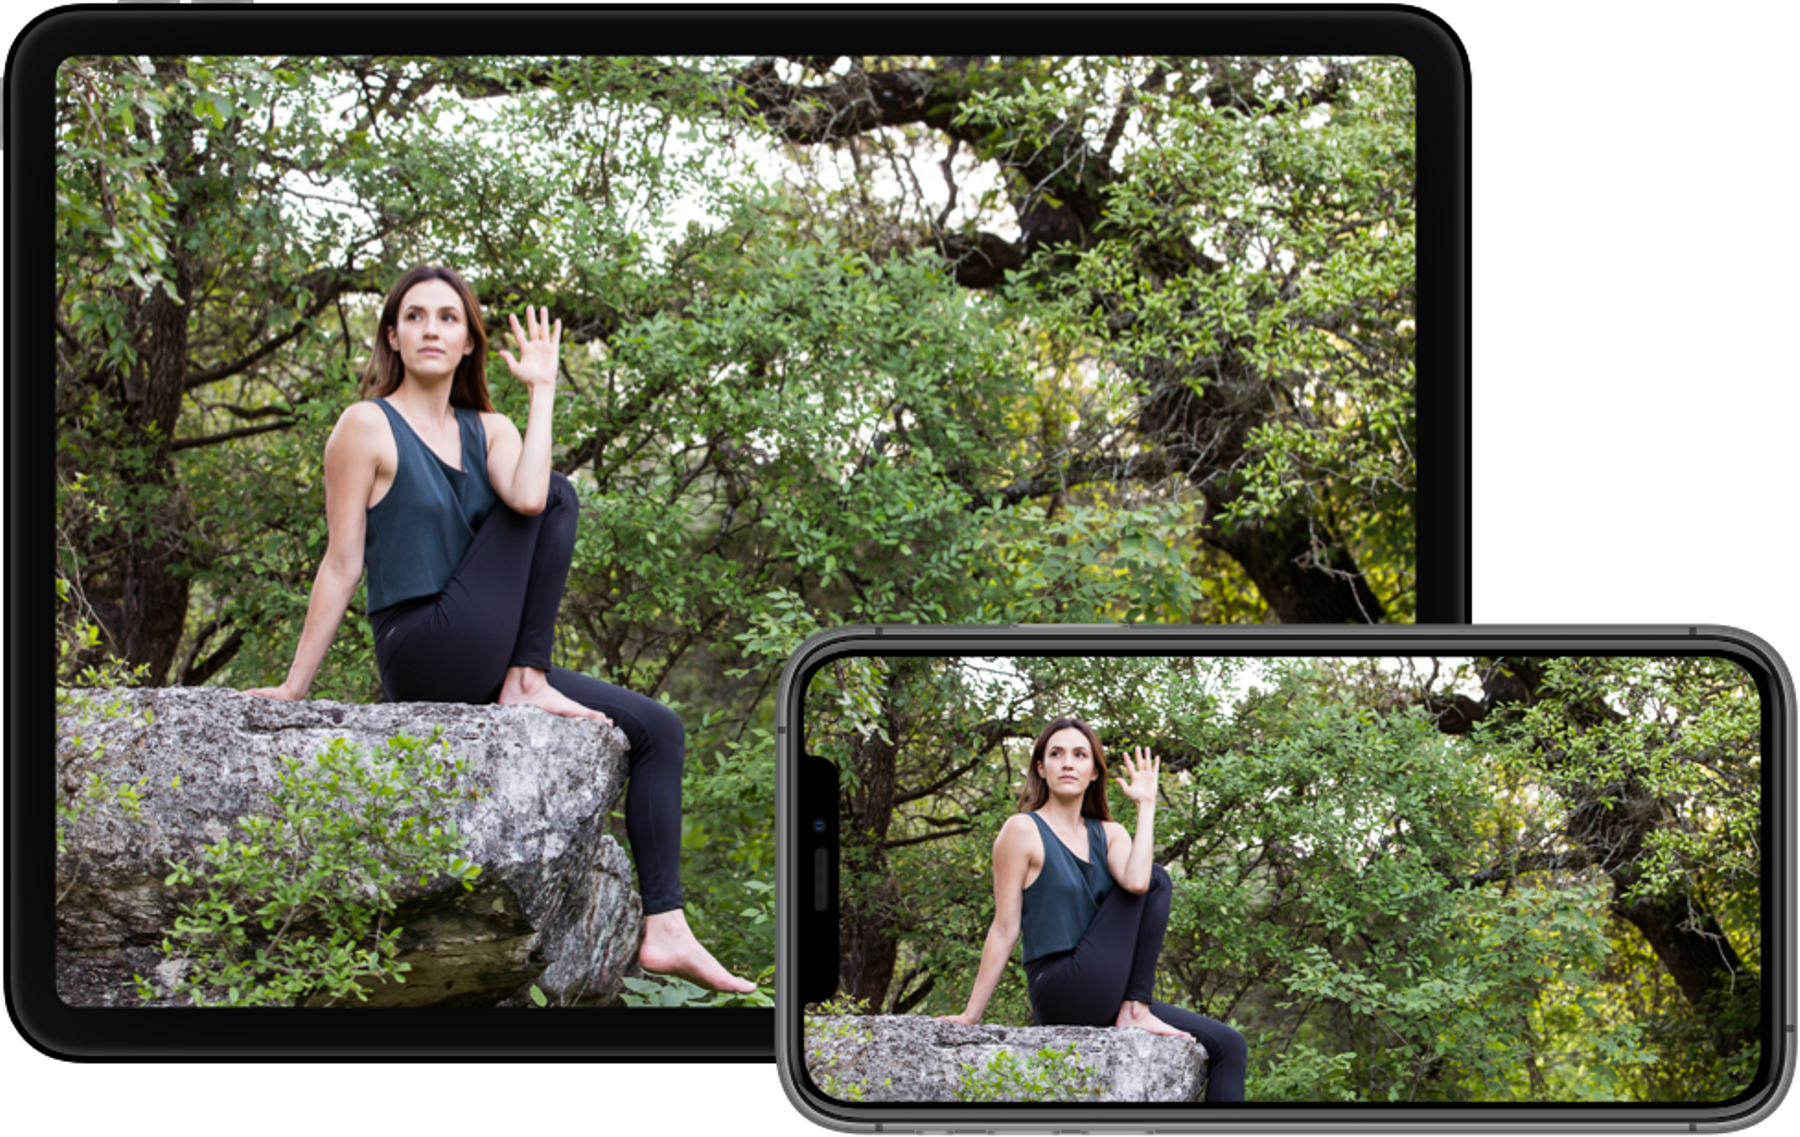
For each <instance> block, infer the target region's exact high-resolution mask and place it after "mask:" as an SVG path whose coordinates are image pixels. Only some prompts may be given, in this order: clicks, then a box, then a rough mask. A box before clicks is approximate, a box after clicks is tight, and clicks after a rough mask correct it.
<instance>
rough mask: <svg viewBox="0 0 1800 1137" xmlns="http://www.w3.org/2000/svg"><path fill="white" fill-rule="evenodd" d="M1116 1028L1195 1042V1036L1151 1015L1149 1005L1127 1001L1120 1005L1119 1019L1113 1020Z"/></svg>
mask: <svg viewBox="0 0 1800 1137" xmlns="http://www.w3.org/2000/svg"><path fill="white" fill-rule="evenodd" d="M1113 1025H1114V1026H1128V1027H1136V1028H1137V1029H1138V1030H1147V1031H1149V1032H1150V1033H1151V1034H1163V1035H1167V1036H1169V1037H1170V1038H1185V1039H1187V1040H1188V1041H1189V1042H1193V1041H1194V1036H1193V1035H1191V1034H1189V1033H1188V1032H1187V1031H1185V1030H1177V1029H1176V1028H1174V1027H1172V1026H1170V1025H1169V1024H1168V1023H1166V1022H1164V1021H1162V1020H1161V1019H1159V1018H1157V1017H1156V1016H1155V1015H1153V1014H1151V1013H1150V1004H1149V1003H1139V1002H1135V1001H1132V1000H1127V1001H1125V1002H1123V1003H1120V1004H1119V1017H1118V1018H1116V1019H1114V1020H1113Z"/></svg>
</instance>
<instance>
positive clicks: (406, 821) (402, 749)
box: [137, 731, 481, 1006]
mask: <svg viewBox="0 0 1800 1137" xmlns="http://www.w3.org/2000/svg"><path fill="white" fill-rule="evenodd" d="M440 737H441V731H439V732H433V734H432V736H431V738H429V739H426V740H424V741H420V740H418V739H414V738H409V737H406V736H404V735H402V736H398V737H395V738H392V739H390V740H388V742H387V743H386V744H385V745H384V746H383V747H381V748H379V749H378V750H376V751H375V752H373V753H371V754H369V755H368V756H367V757H366V758H364V756H363V755H362V754H360V753H359V752H358V750H357V748H356V747H354V746H353V745H351V744H350V743H349V742H348V741H347V740H345V739H334V740H333V741H332V742H331V744H330V745H329V746H327V747H326V748H325V750H324V751H323V752H322V753H320V754H319V756H318V760H317V761H316V763H314V764H313V765H311V766H310V767H309V766H308V765H307V764H305V763H303V762H301V761H300V760H298V759H294V758H285V757H284V758H283V759H282V760H281V761H282V764H283V765H284V766H285V767H286V770H285V772H283V773H282V774H281V776H280V781H279V786H278V788H277V789H276V790H275V791H274V792H272V793H271V794H270V801H269V804H270V809H269V812H268V813H267V814H264V815H253V816H247V817H240V818H238V819H237V828H238V830H239V831H240V832H239V834H238V835H236V836H234V837H228V838H226V839H225V840H223V841H219V842H218V843H216V844H213V845H209V846H207V847H206V848H205V849H203V850H201V854H200V857H201V861H202V862H203V863H202V865H201V867H199V868H194V867H190V866H189V865H188V864H186V863H185V862H175V861H172V862H170V865H171V867H172V868H173V870H174V871H173V872H171V873H170V874H169V876H168V879H167V880H166V881H165V882H164V883H166V884H168V885H170V886H171V887H173V886H177V885H191V886H194V887H195V888H196V889H198V890H199V894H198V895H197V896H195V898H194V899H192V900H191V901H189V902H187V903H186V904H184V905H182V907H181V910H180V911H181V914H180V915H179V916H178V917H177V918H176V921H175V927H174V929H173V930H172V931H171V933H170V934H169V935H168V936H167V937H166V938H165V939H164V940H163V944H162V949H163V952H164V954H165V955H167V956H168V957H169V958H170V959H171V960H179V961H183V962H185V964H186V966H185V968H184V969H182V970H181V973H180V978H179V980H177V981H176V983H175V986H174V988H173V989H172V990H170V991H167V992H159V991H158V990H157V989H156V988H155V987H153V986H152V985H151V984H150V983H149V982H148V981H146V980H144V979H143V978H142V977H139V978H138V981H137V983H138V993H139V995H140V996H141V997H143V998H144V999H146V1000H149V999H153V998H156V997H158V996H159V995H163V994H167V995H176V996H184V997H186V998H188V999H190V1000H191V1001H192V1002H193V1003H194V1004H195V1005H196V1006H266V1005H293V1004H297V1003H301V1002H305V1001H308V1000H315V999H316V1000H320V1001H322V1002H323V1004H324V1005H327V1006H330V1005H334V1004H336V1003H338V1002H339V1001H340V1000H343V999H345V998H346V997H353V998H355V999H357V1000H359V1001H363V1000H366V999H367V998H368V996H367V994H366V993H365V991H364V986H365V985H366V984H368V983H371V982H375V983H379V982H390V981H391V982H395V983H404V982H405V981H406V977H405V973H406V971H407V970H408V969H409V965H408V964H406V963H403V962H401V961H400V960H399V959H397V958H395V953H396V951H397V942H398V940H399V935H400V931H401V929H400V928H398V927H396V926H392V925H391V924H390V923H389V918H390V917H391V916H392V914H393V911H394V907H395V901H394V896H393V893H394V890H395V889H396V888H397V887H399V886H400V885H401V884H402V882H404V881H407V880H412V879H417V880H418V881H419V883H420V884H425V883H427V882H429V881H430V880H432V879H433V878H438V877H450V878H451V879H453V880H457V881H460V882H461V883H462V886H463V887H464V888H465V889H472V888H474V883H473V882H474V880H475V877H476V876H477V875H479V874H480V872H481V869H480V867H479V866H477V865H474V864H471V863H469V862H468V861H467V860H465V859H464V858H463V857H462V856H461V855H460V853H461V848H462V841H461V838H460V837H459V836H458V835H457V832H456V825H455V823H454V822H452V821H451V820H450V817H449V813H450V807H451V805H452V804H453V803H454V802H455V800H456V799H457V797H458V796H461V795H472V794H473V793H474V792H475V791H474V790H472V789H463V788H460V785H459V783H460V782H461V780H462V775H463V774H464V772H465V770H464V763H463V762H462V760H460V759H452V758H451V757H450V756H449V754H448V747H446V746H443V745H441V744H440Z"/></svg>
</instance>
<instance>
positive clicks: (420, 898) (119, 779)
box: [56, 687, 643, 1006]
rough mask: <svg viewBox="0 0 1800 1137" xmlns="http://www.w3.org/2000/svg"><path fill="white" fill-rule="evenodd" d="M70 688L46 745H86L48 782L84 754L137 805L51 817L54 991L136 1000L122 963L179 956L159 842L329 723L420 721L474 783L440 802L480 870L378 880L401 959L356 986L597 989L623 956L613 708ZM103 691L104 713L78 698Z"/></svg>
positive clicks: (237, 811)
mask: <svg viewBox="0 0 1800 1137" xmlns="http://www.w3.org/2000/svg"><path fill="white" fill-rule="evenodd" d="M74 694H75V695H76V696H77V698H78V699H80V700H82V701H84V702H86V703H87V705H88V708H89V709H88V711H87V712H86V713H84V714H82V715H80V716H77V715H75V714H71V713H65V711H64V710H62V709H59V713H58V718H57V751H58V755H59V759H62V760H66V759H67V757H68V756H69V755H70V754H73V753H80V754H92V753H93V751H94V749H95V747H96V744H103V745H104V752H103V753H101V755H100V756H99V757H98V758H97V759H84V761H83V762H82V763H81V764H80V766H79V768H78V769H77V770H76V771H75V772H74V773H73V774H68V773H65V785H67V784H68V782H69V778H70V777H74V776H82V777H84V776H85V770H86V769H88V768H92V769H94V770H96V771H97V772H98V773H100V775H101V776H102V778H103V779H105V780H106V781H109V782H113V783H115V784H126V785H133V784H137V783H138V782H139V781H140V779H141V780H142V785H143V788H142V790H141V791H140V793H141V795H142V799H143V801H142V814H141V816H140V817H139V818H137V819H130V818H127V817H125V816H123V815H122V814H121V812H120V811H118V810H97V811H93V812H92V813H90V814H89V815H87V816H85V817H83V818H81V819H79V820H77V821H76V822H74V823H73V824H71V825H69V826H68V827H67V830H66V834H67V839H66V842H65V849H64V851H63V852H62V853H61V854H60V855H59V856H58V858H57V866H56V872H57V893H58V897H59V899H58V902H57V953H56V954H57V993H58V995H59V996H60V997H61V998H62V1000H63V1001H64V1002H65V1003H68V1004H70V1005H73V1006H133V1005H136V1004H137V1003H138V998H137V995H136V993H135V990H134V987H133V984H132V975H133V974H134V973H135V974H141V975H144V976H146V977H153V976H157V977H160V978H161V980H162V981H163V983H164V985H165V986H166V985H167V983H168V981H169V980H170V979H172V978H173V969H175V968H178V967H179V966H181V965H180V964H174V963H170V962H169V961H167V960H166V959H165V958H164V957H163V955H162V952H161V951H160V949H159V945H160V944H161V942H162V938H163V935H164V934H165V933H166V931H167V930H168V929H169V928H170V926H171V925H172V923H173V921H174V918H175V915H176V910H177V907H178V905H179V904H180V903H181V902H182V900H184V899H185V898H186V895H187V892H186V890H182V889H179V888H176V889H171V888H167V887H165V886H164V884H163V880H164V878H165V877H166V876H167V875H168V872H169V861H170V860H172V859H173V860H184V861H186V862H187V863H188V864H189V865H190V866H193V867H195V868H198V867H199V866H200V865H201V863H202V862H201V858H200V855H199V853H200V849H201V847H202V846H204V845H207V844H210V843H212V842H215V841H218V840H219V839H221V838H223V837H225V836H227V835H228V834H230V833H232V832H233V831H234V822H235V820H236V819H237V818H238V817H240V816H242V815H245V814H250V813H257V812H263V811H265V810H266V809H267V807H268V803H269V793H270V790H271V789H272V788H274V787H275V785H276V777H277V775H278V774H279V773H280V772H281V769H282V767H281V764H280V758H281V757H283V756H287V757H293V758H300V759H302V760H311V759H312V758H313V757H314V756H315V755H317V754H318V753H319V751H321V750H322V749H324V747H325V746H326V745H327V744H328V743H329V742H330V741H331V740H332V739H334V738H338V737H344V738H348V739H349V740H351V741H352V742H353V743H356V744H357V745H358V746H359V747H362V748H363V749H365V750H367V749H369V748H372V747H374V746H376V745H379V744H380V743H382V742H385V741H386V740H387V739H389V738H391V737H393V736H395V735H398V734H408V735H412V736H414V737H417V738H421V739H423V738H427V737H429V736H430V735H431V732H432V731H433V729H434V728H436V727H439V726H441V727H442V728H443V739H444V741H445V742H446V743H447V744H448V747H449V751H450V753H451V754H453V755H455V756H457V757H460V758H462V759H464V760H465V761H466V762H467V763H468V781H469V782H470V783H472V784H473V786H474V787H475V788H476V789H477V790H478V791H479V793H478V794H477V795H476V796H474V797H472V798H465V799H463V800H462V801H461V802H460V803H459V804H458V805H457V807H456V809H455V811H454V815H453V816H454V820H455V822H456V825H457V829H458V832H459V833H460V834H461V836H462V837H463V840H464V855H465V856H467V857H468V859H469V860H471V861H473V862H475V863H476V864H478V865H480V866H481V869H482V872H481V875H480V877H479V878H477V880H476V887H475V890H474V891H473V892H468V891H465V890H464V889H463V887H462V886H461V885H460V884H457V883H455V882H451V881H447V880H443V881H434V882H431V883H430V884H429V885H426V886H423V887H421V886H419V885H418V883H417V882H416V881H414V882H409V884H408V885H407V886H406V888H405V889H404V890H403V891H401V892H399V893H398V894H397V897H396V899H397V902H398V905H399V907H398V912H397V913H396V917H395V921H394V922H397V923H399V924H400V925H401V927H402V928H403V929H404V932H403V935H402V937H401V941H400V943H401V948H402V951H403V955H402V958H403V959H405V960H406V961H407V962H409V963H411V964H412V970H411V971H410V972H408V974H407V977H406V982H405V983H404V984H386V985H383V986H381V987H379V988H375V989H373V990H372V991H371V994H370V1000H369V1002H368V1003H367V1004H359V1005H371V1006H383V1005H386V1006H396V1005H405V1006H424V1005H432V1006H481V1005H495V1004H501V1005H505V1004H515V1005H516V1004H518V1003H520V1002H522V1001H524V999H525V997H526V995H527V993H528V991H529V988H530V986H531V985H532V984H534V983H535V984H536V985H537V987H538V988H539V989H540V990H541V991H542V992H543V993H544V994H545V995H546V996H547V997H548V998H549V1000H550V1002H551V1003H552V1004H553V1005H557V1004H560V1005H605V1004H610V1003H612V1002H614V1001H615V1000H616V999H617V997H618V994H619V992H620V991H621V989H622V987H623V984H622V983H621V980H622V979H623V978H624V977H625V976H627V975H636V974H638V972H637V948H638V944H639V942H640V940H641V939H642V934H643V916H642V908H641V905H640V903H639V898H638V894H637V889H636V886H635V883H634V876H633V873H632V869H631V863H630V860H629V858H627V856H626V854H625V851H624V850H623V849H621V848H620V847H619V846H618V844H617V842H615V841H614V840H613V839H612V838H611V837H610V836H608V835H607V832H606V828H607V817H608V813H609V811H610V810H611V808H612V806H613V803H614V802H615V801H616V800H617V798H618V796H619V792H620V790H621V788H622V786H623V781H624V777H625V772H626V769H627V763H626V747H627V743H626V740H625V737H624V735H623V734H622V733H621V732H620V731H618V730H617V729H616V728H614V727H610V726H605V725H603V724H600V723H597V722H594V721H592V720H584V719H570V718H559V717H556V716H553V715H550V714H547V713H545V712H543V711H540V710H538V709H537V708H535V707H500V706H468V705H464V704H456V703H383V704H371V705H366V706H365V705H352V704H345V703H332V702H325V701H312V702H295V703H283V702H275V701H272V700H269V699H263V698H258V697H256V696H253V695H246V694H242V693H240V692H237V691H231V690H226V689H223V688H211V687H199V688H149V689H142V690H134V689H120V690H107V691H83V692H75V693H74ZM106 706H111V707H113V708H114V713H113V714H110V715H108V714H100V713H96V711H97V709H98V708H101V707H106ZM144 710H149V711H150V712H152V722H151V723H150V724H149V725H148V726H145V725H144V723H143V721H142V712H143V711H144ZM74 738H80V739H81V742H80V743H79V744H76V743H74V742H73V739H74ZM177 777H179V779H180V785H179V788H171V787H172V783H174V782H175V780H176V778H177Z"/></svg>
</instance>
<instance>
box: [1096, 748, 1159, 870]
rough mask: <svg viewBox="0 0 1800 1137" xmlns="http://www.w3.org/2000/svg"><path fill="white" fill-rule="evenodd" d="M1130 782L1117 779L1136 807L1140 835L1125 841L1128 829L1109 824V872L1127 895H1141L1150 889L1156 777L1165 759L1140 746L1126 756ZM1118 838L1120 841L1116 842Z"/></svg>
mask: <svg viewBox="0 0 1800 1137" xmlns="http://www.w3.org/2000/svg"><path fill="white" fill-rule="evenodd" d="M1125 769H1126V772H1127V773H1129V774H1130V775H1131V778H1130V780H1129V781H1127V780H1126V779H1124V778H1118V779H1116V780H1117V781H1118V783H1119V787H1120V788H1121V789H1123V790H1124V791H1125V796H1126V797H1128V798H1130V799H1131V800H1132V801H1133V802H1135V803H1136V804H1137V834H1136V835H1135V836H1134V837H1132V838H1131V839H1130V840H1129V841H1127V840H1124V839H1123V838H1124V836H1125V827H1124V826H1123V825H1120V824H1118V823H1117V822H1108V823H1107V831H1106V832H1107V841H1106V869H1107V871H1108V872H1110V873H1112V878H1113V880H1114V881H1116V882H1117V883H1118V885H1119V887H1120V888H1123V889H1124V890H1125V891H1126V892H1136V893H1142V892H1145V891H1148V889H1149V888H1150V866H1151V864H1152V861H1153V858H1154V855H1155V852H1156V836H1155V831H1156V777H1157V775H1158V774H1159V773H1161V772H1162V759H1161V758H1152V757H1151V756H1150V750H1149V748H1148V747H1143V746H1140V747H1138V748H1137V751H1136V752H1135V759H1134V756H1133V754H1132V753H1127V754H1126V755H1125ZM1115 838H1117V839H1115Z"/></svg>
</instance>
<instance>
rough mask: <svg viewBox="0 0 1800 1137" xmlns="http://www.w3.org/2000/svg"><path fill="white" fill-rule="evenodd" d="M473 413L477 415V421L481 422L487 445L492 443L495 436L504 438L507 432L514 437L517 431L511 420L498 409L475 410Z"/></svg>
mask: <svg viewBox="0 0 1800 1137" xmlns="http://www.w3.org/2000/svg"><path fill="white" fill-rule="evenodd" d="M474 414H476V415H477V416H479V417H478V421H479V422H480V423H481V430H482V433H484V434H485V435H487V440H488V445H489V446H492V445H493V444H494V440H495V439H496V438H504V437H505V436H506V435H507V433H508V432H511V433H512V434H513V435H514V436H515V437H516V436H517V435H518V433H519V428H518V427H516V426H514V425H513V420H512V419H509V418H507V417H506V416H505V415H503V414H501V413H500V412H499V411H475V412H474Z"/></svg>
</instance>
